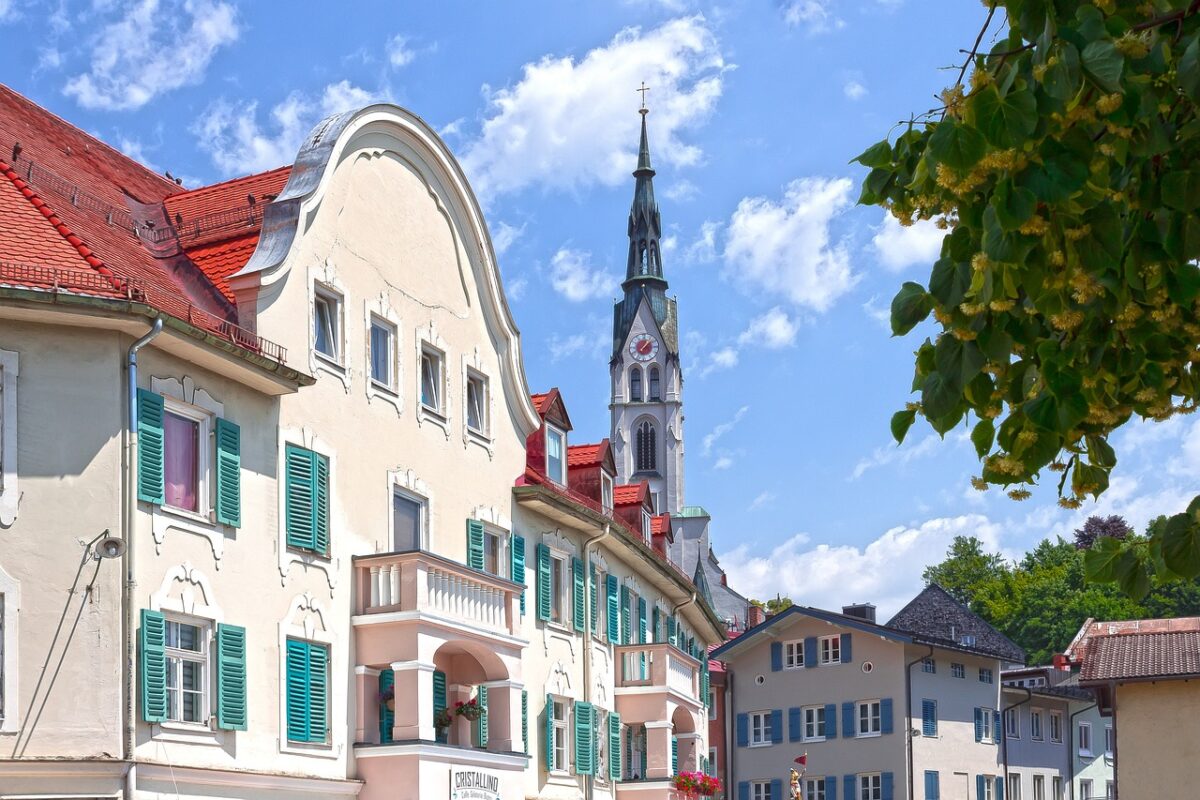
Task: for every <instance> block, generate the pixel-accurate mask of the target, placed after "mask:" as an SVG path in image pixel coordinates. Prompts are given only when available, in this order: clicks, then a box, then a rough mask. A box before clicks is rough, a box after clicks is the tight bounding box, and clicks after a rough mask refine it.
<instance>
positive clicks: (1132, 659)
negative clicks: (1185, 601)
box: [1079, 630, 1200, 682]
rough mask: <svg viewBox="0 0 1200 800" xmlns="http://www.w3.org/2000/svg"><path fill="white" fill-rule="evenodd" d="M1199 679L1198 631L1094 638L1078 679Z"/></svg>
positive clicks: (1199, 647)
mask: <svg viewBox="0 0 1200 800" xmlns="http://www.w3.org/2000/svg"><path fill="white" fill-rule="evenodd" d="M1195 675H1200V631H1195V630H1188V631H1172V632H1161V633H1117V634H1113V635H1109V636H1094V637H1092V639H1091V642H1090V644H1089V646H1088V657H1087V658H1086V659H1085V660H1084V662H1083V668H1082V670H1081V671H1080V674H1079V679H1080V680H1081V681H1084V682H1091V681H1122V680H1138V679H1146V678H1172V677H1177V678H1181V677H1185V676H1195Z"/></svg>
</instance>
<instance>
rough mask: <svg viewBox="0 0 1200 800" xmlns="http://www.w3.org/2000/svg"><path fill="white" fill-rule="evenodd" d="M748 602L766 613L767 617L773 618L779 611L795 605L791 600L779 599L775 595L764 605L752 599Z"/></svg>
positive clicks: (760, 601) (787, 598)
mask: <svg viewBox="0 0 1200 800" xmlns="http://www.w3.org/2000/svg"><path fill="white" fill-rule="evenodd" d="M750 602H751V603H752V604H753V605H756V606H758V607H759V608H761V609H762V610H763V611H765V612H767V616H774V615H775V614H778V613H779V612H780V611H783V610H784V609H788V608H791V607H792V606H793V605H795V603H793V602H792V598H790V597H780V596H779V595H775V597H773V598H772V599H770V600H767V601H766V602H765V603H764V602H763V601H762V600H753V599H752V600H751V601H750Z"/></svg>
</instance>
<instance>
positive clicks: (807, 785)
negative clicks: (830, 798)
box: [804, 778, 825, 800]
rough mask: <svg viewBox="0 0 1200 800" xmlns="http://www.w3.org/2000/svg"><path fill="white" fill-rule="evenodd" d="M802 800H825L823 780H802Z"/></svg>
mask: <svg viewBox="0 0 1200 800" xmlns="http://www.w3.org/2000/svg"><path fill="white" fill-rule="evenodd" d="M804 800H825V779H824V778H805V779H804Z"/></svg>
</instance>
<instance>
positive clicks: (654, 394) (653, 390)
mask: <svg viewBox="0 0 1200 800" xmlns="http://www.w3.org/2000/svg"><path fill="white" fill-rule="evenodd" d="M660 383H661V381H660V380H659V375H658V367H651V368H650V402H651V403H657V402H658V401H660V400H662V391H661V389H660V388H659V384H660Z"/></svg>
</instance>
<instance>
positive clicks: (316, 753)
mask: <svg viewBox="0 0 1200 800" xmlns="http://www.w3.org/2000/svg"><path fill="white" fill-rule="evenodd" d="M340 749H341V748H337V749H336V750H335V749H334V746H333V745H332V744H329V743H327V742H292V741H287V740H282V741H280V743H279V752H281V753H294V754H296V755H302V756H312V757H314V758H337V757H338V755H339V752H338V751H339V750H340Z"/></svg>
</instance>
